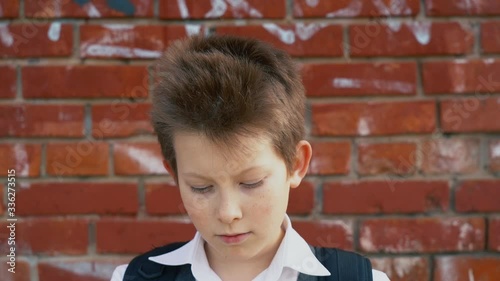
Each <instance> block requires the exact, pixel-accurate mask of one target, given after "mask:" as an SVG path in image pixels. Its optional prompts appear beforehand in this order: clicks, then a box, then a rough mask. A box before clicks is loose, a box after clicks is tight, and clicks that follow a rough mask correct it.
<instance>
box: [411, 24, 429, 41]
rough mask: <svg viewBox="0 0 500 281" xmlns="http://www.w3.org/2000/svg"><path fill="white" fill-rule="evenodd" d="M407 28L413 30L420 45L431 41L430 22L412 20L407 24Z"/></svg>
mask: <svg viewBox="0 0 500 281" xmlns="http://www.w3.org/2000/svg"><path fill="white" fill-rule="evenodd" d="M407 26H408V28H409V29H410V30H411V31H412V32H413V35H414V36H415V39H417V41H418V43H420V44H422V45H427V44H429V42H430V41H431V27H432V23H431V22H425V21H422V22H413V23H409V24H407Z"/></svg>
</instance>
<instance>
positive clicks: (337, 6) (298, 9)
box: [293, 0, 420, 18]
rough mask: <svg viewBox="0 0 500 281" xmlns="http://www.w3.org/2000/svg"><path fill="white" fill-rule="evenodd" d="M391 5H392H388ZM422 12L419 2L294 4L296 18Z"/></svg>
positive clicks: (302, 0)
mask: <svg viewBox="0 0 500 281" xmlns="http://www.w3.org/2000/svg"><path fill="white" fill-rule="evenodd" d="M386 3H391V4H386ZM419 11H420V3H419V1H418V0H408V1H396V2H389V1H387V2H384V1H380V2H378V3H375V1H363V0H354V1H307V0H295V1H294V2H293V15H294V16H295V17H320V18H325V17H326V18H344V17H349V18H350V17H376V16H409V15H413V16H414V15H417V14H418V13H419Z"/></svg>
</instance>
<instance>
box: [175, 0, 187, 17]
mask: <svg viewBox="0 0 500 281" xmlns="http://www.w3.org/2000/svg"><path fill="white" fill-rule="evenodd" d="M177 6H178V7H179V12H180V13H181V17H182V18H183V19H187V18H189V10H188V8H187V5H186V0H177Z"/></svg>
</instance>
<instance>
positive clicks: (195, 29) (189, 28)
mask: <svg viewBox="0 0 500 281" xmlns="http://www.w3.org/2000/svg"><path fill="white" fill-rule="evenodd" d="M185 27H186V33H187V35H188V36H192V35H197V34H200V31H201V25H199V24H186V25H185Z"/></svg>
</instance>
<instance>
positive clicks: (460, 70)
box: [450, 61, 467, 93]
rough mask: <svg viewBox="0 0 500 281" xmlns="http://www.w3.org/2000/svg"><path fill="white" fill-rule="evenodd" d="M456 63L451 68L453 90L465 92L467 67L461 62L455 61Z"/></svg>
mask: <svg viewBox="0 0 500 281" xmlns="http://www.w3.org/2000/svg"><path fill="white" fill-rule="evenodd" d="M455 63H456V64H454V65H453V67H452V68H451V73H450V75H451V76H450V77H451V80H452V82H453V91H454V92H457V93H463V92H465V81H466V78H467V77H465V67H464V66H463V65H461V64H462V63H461V62H457V61H455Z"/></svg>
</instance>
